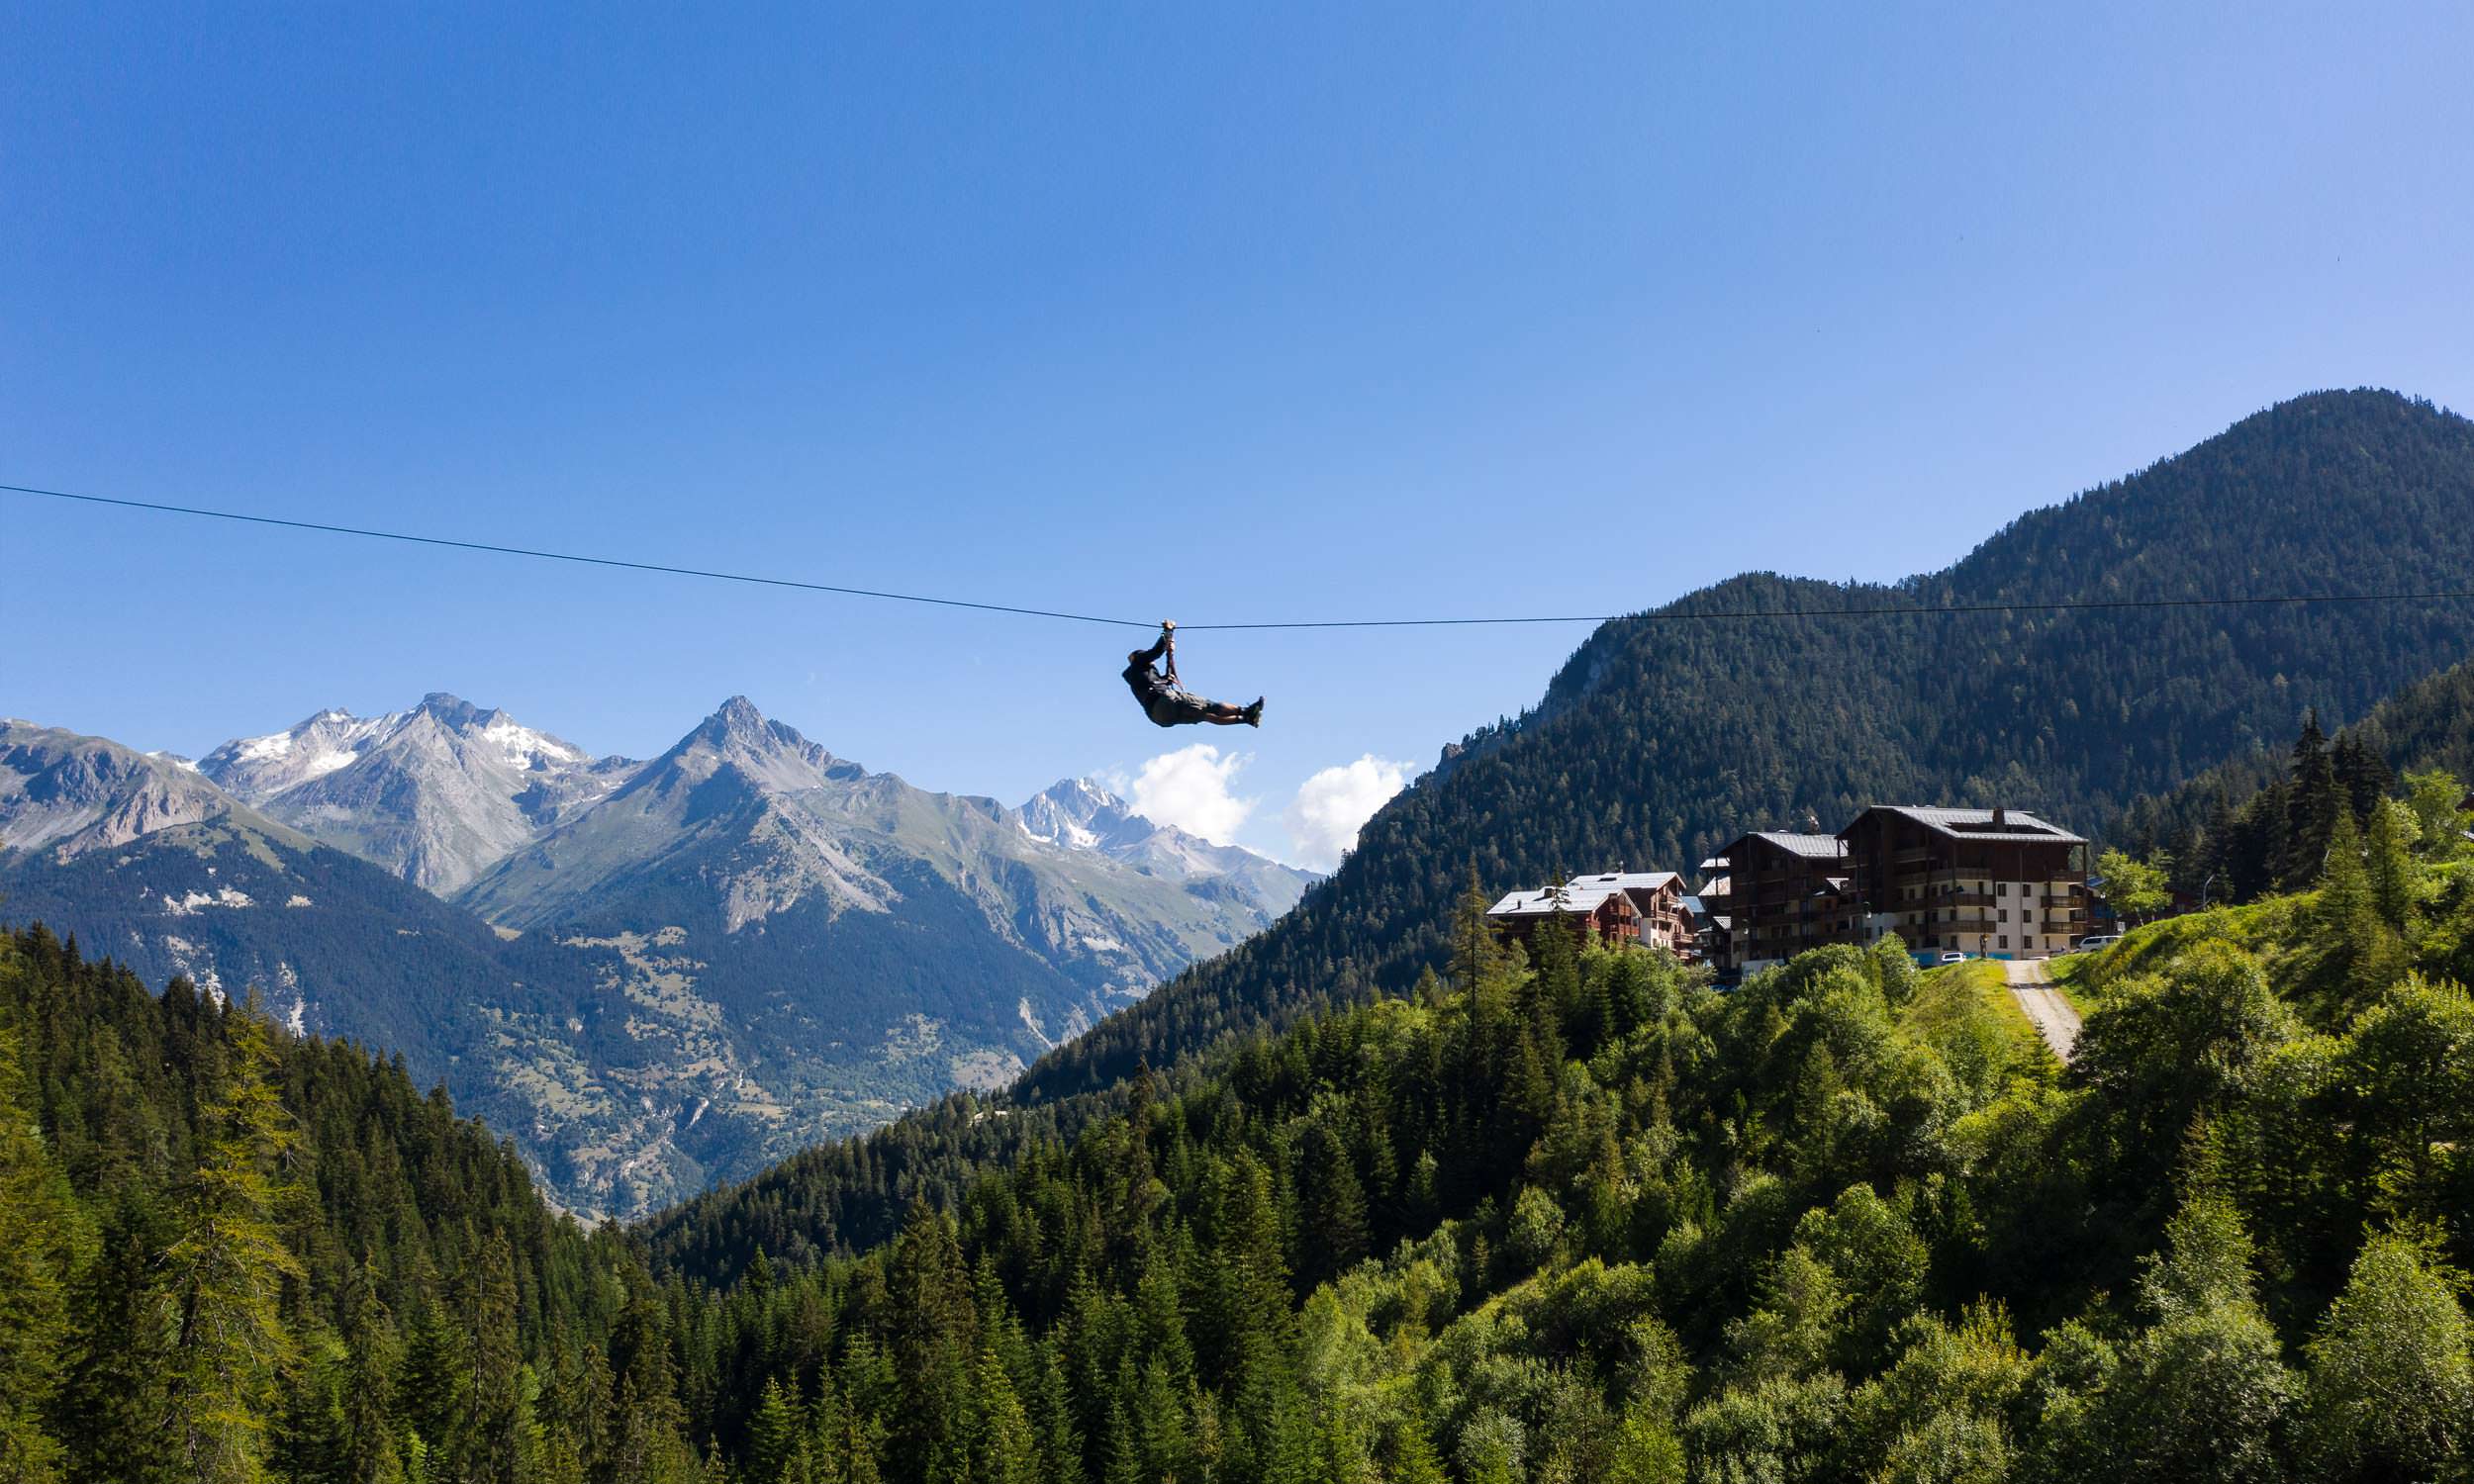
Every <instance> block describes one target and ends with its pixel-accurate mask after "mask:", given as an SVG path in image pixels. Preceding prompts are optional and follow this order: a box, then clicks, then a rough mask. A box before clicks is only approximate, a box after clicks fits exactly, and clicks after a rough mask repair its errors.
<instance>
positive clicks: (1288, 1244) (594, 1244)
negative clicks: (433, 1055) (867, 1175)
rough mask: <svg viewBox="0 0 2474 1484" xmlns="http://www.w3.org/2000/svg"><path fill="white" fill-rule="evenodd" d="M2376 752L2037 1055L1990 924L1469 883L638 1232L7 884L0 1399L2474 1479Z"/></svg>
mask: <svg viewBox="0 0 2474 1484" xmlns="http://www.w3.org/2000/svg"><path fill="white" fill-rule="evenodd" d="M2414 809H2415V805H2414V804H2413V803H2412V801H2411V800H2410V799H2407V798H2395V797H2381V798H2376V799H2374V800H2372V802H2371V806H2370V808H2369V809H2368V810H2366V813H2367V814H2368V816H2369V819H2370V824H2369V827H2368V828H2367V829H2364V828H2360V827H2358V826H2357V824H2356V822H2355V817H2354V815H2353V814H2352V812H2351V811H2350V810H2343V811H2339V813H2338V815H2337V819H2336V822H2335V823H2334V825H2333V826H2332V838H2331V845H2330V848H2329V850H2328V852H2327V856H2326V866H2325V869H2324V870H2323V872H2322V874H2321V877H2320V879H2319V880H2318V881H2316V882H2315V883H2314V885H2313V887H2312V889H2310V890H2308V891H2305V892H2302V893H2298V894H2289V895H2279V896H2271V897H2268V898H2265V899H2263V900H2262V901H2260V902H2258V903H2255V904H2252V905H2248V906H2242V907H2234V908H2223V909H2219V910H2217V911H2214V912H2211V913H2208V914H2205V915H2201V916H2191V917H2183V918H2177V919H2173V920H2171V921H2167V922H2163V923H2159V924H2157V925H2155V926H2154V927H2151V928H2147V929H2144V930H2142V931H2141V932H2139V933H2136V934H2134V935H2133V936H2132V937H2131V938H2130V939H2129V940H2128V941H2126V942H2125V943H2123V944H2122V945H2120V946H2119V947H2118V948H2115V949H2113V950H2110V951H2108V952H2107V953H2106V954H2104V955H2102V956H2100V957H2095V958H2092V959H2090V958H2081V959H2077V960H2073V961H2068V972H2067V978H2066V981H2067V982H2068V983H2069V985H2070V986H2071V988H2072V990H2073V992H2074V993H2075V994H2076V995H2077V996H2078V997H2079V999H2080V1002H2081V1004H2082V1006H2083V1008H2084V1009H2085V1011H2086V1024H2085V1029H2084V1032H2083V1034H2082V1036H2081V1038H2080V1040H2079V1043H2078V1048H2077V1055H2076V1058H2075V1060H2074V1061H2073V1062H2072V1063H2071V1064H2070V1065H2069V1066H2068V1067H2066V1068H2065V1067H2062V1066H2061V1064H2059V1063H2057V1062H2056V1061H2054V1060H2053V1059H2052V1057H2051V1056H2050V1054H2049V1053H2048V1052H2046V1050H2045V1049H2044V1047H2043V1045H2042V1044H2041V1043H2040V1042H2038V1041H2037V1040H2036V1039H2035V1037H2034V1036H2033V1034H2032V1033H2031V1032H2030V1031H2029V1029H2028V1027H2027V1025H2026V1022H2025V1020H2024V1018H2023V1017H2022V1016H2021V1015H2020V1014H2019V1013H2018V1011H2017V1009H2016V1007H2015V1006H2014V1005H2013V1004H2012V1003H2011V1001H2010V999H2009V997H2008V994H2007V991H2006V990H2005V989H2004V988H2003V987H2002V985H2001V983H2000V980H1999V977H1998V974H1993V973H1990V972H1988V971H1990V969H1991V966H1989V965H1985V964H1981V963H1978V964H1971V965H1966V966H1960V967H1958V968H1955V969H1951V970H1938V971H1933V972H1931V973H1925V972H1920V971H1918V970H1917V969H1916V968H1915V967H1914V965H1913V963H1912V961H1911V960H1910V959H1909V958H1908V957H1907V955H1906V954H1905V953H1904V952H1903V951H1901V950H1900V949H1899V947H1898V945H1897V944H1896V943H1895V942H1889V943H1885V944H1883V945H1880V946H1878V947H1876V948H1875V949H1872V950H1869V951H1867V950H1858V949H1853V948H1837V949H1828V950H1823V951H1820V952H1816V953H1812V954H1808V955H1805V956H1803V957H1801V958H1799V959H1797V960H1795V961H1793V962H1792V963H1790V964H1789V965H1787V966H1785V967H1783V968H1781V969H1778V970H1775V971H1771V972H1769V973H1766V974H1760V975H1757V976H1756V977H1754V978H1753V979H1751V980H1750V981H1748V982H1747V983H1746V984H1745V985H1744V986H1742V987H1741V988H1740V989H1739V990H1737V991H1736V992H1733V993H1729V994H1720V993H1717V992H1714V991H1713V990H1712V989H1711V988H1710V987H1709V986H1708V985H1707V984H1706V983H1705V982H1704V981H1703V979H1702V977H1701V976H1700V974H1699V973H1698V972H1697V971H1694V970H1689V969H1686V968H1684V967H1682V966H1680V965H1678V964H1676V963H1675V962H1673V961H1672V960H1671V959H1668V958H1665V956H1663V955H1657V954H1652V953H1648V952H1644V951H1638V950H1627V951H1614V952H1610V951H1605V950H1593V951H1590V952H1587V953H1580V952H1577V951H1575V950H1574V949H1573V948H1572V947H1571V945H1570V942H1569V940H1567V939H1564V938H1562V937H1560V936H1557V935H1548V936H1547V937H1545V938H1544V939H1542V940H1540V949H1539V954H1538V957H1537V959H1536V961H1535V962H1534V963H1533V962H1530V961H1529V960H1528V959H1527V957H1526V956H1525V955H1523V954H1522V953H1520V952H1518V951H1516V950H1507V949H1505V948H1502V947H1500V946H1498V945H1497V943H1496V942H1495V941H1494V939H1493V938H1492V937H1491V936H1490V935H1489V934H1488V932H1487V931H1486V929H1485V925H1484V921H1483V916H1482V906H1483V898H1482V895H1481V894H1480V893H1477V892H1475V891H1474V890H1472V891H1469V892H1467V893H1466V894H1465V895H1464V897H1463V899H1462V901H1461V903H1460V905H1459V907H1458V909H1457V911H1456V912H1455V913H1454V914H1453V915H1452V916H1451V917H1450V918H1449V919H1448V920H1447V923H1446V935H1447V941H1448V942H1449V943H1450V945H1451V952H1450V956H1449V964H1448V971H1449V972H1448V973H1447V974H1427V975H1425V976H1424V977H1423V978H1421V980H1420V981H1418V982H1417V983H1416V984H1414V985H1412V986H1411V988H1410V990H1409V992H1408V993H1406V994H1403V995H1399V996H1394V997H1386V998H1383V999H1380V1000H1378V1001H1376V1002H1373V1003H1370V1004H1366V1005H1362V1006H1358V1007H1354V1008H1349V1009H1342V1010H1334V1011H1329V1012H1326V1013H1322V1014H1318V1015H1314V1016H1309V1017H1306V1018H1304V1019H1302V1020H1300V1021H1299V1022H1298V1023H1297V1024H1295V1025H1294V1026H1292V1027H1291V1028H1290V1029H1288V1030H1287V1031H1285V1033H1282V1034H1280V1035H1277V1036H1273V1035H1270V1034H1258V1035H1256V1036H1252V1037H1249V1038H1246V1039H1245V1040H1244V1041H1242V1042H1241V1043H1239V1044H1237V1045H1235V1046H1234V1047H1232V1048H1231V1049H1229V1050H1228V1051H1227V1052H1226V1053H1224V1054H1223V1055H1222V1056H1220V1057H1219V1058H1217V1059H1215V1062H1216V1066H1215V1067H1213V1068H1212V1069H1211V1070H1209V1071H1208V1072H1207V1073H1206V1072H1201V1071H1192V1070H1189V1072H1187V1073H1186V1074H1184V1075H1182V1076H1180V1077H1178V1078H1173V1079H1172V1078H1167V1077H1160V1076H1154V1075H1151V1074H1149V1073H1148V1072H1145V1073H1143V1074H1140V1075H1138V1076H1136V1077H1135V1078H1134V1079H1132V1080H1131V1082H1130V1083H1129V1084H1128V1086H1127V1087H1126V1088H1125V1089H1124V1092H1123V1095H1122V1102H1121V1105H1120V1106H1119V1107H1118V1108H1117V1109H1116V1110H1114V1111H1113V1112H1110V1113H1108V1114H1107V1115H1105V1116H1095V1117H1094V1118H1092V1119H1090V1120H1088V1121H1087V1122H1086V1123H1085V1125H1084V1126H1083V1127H1082V1128H1081V1129H1080V1130H1079V1131H1077V1132H1076V1133H1075V1134H1073V1136H1072V1137H1070V1138H1068V1137H1063V1136H1061V1135H1060V1134H1059V1133H1057V1132H1055V1131H1054V1130H1053V1129H1051V1128H1049V1127H1047V1126H1043V1125H1040V1124H1037V1123H1026V1124H1025V1125H1024V1126H1023V1127H1022V1128H1020V1129H1019V1130H1017V1131H1016V1132H1015V1133H1014V1134H1013V1135H1012V1136H1011V1138H1010V1141H1009V1150H1008V1153H1007V1159H1005V1161H1004V1164H1003V1167H1001V1168H991V1169H988V1170H985V1171H982V1172H980V1173H978V1174H976V1175H975V1176H973V1177H971V1178H970V1179H968V1180H967V1181H965V1182H963V1183H962V1184H961V1185H960V1187H959V1188H958V1190H957V1192H956V1194H955V1198H954V1199H953V1200H952V1201H951V1203H950V1207H949V1208H948V1209H939V1208H937V1207H936V1206H934V1205H931V1204H930V1203H928V1202H926V1201H924V1200H921V1201H916V1202H914V1203H913V1204H912V1206H911V1208H910V1209H909V1211H908V1212H907V1213H906V1218H905V1219H904V1222H903V1223H902V1224H901V1230H900V1233H899V1235H898V1236H897V1237H896V1238H895V1239H894V1240H892V1241H891V1242H889V1243H885V1244H881V1245H877V1246H875V1247H873V1248H871V1249H869V1250H868V1251H865V1252H857V1253H855V1254H848V1255H843V1254H827V1253H824V1252H820V1251H817V1250H815V1249H814V1248H813V1247H811V1248H810V1249H809V1252H807V1253H806V1254H805V1255H803V1256H802V1257H801V1258H799V1259H798V1260H784V1261H777V1260H776V1258H775V1256H774V1254H773V1253H772V1252H769V1251H767V1246H766V1244H765V1243H764V1242H763V1241H761V1240H756V1241H750V1240H748V1239H749V1237H750V1235H751V1229H750V1228H749V1227H747V1226H744V1225H742V1226H741V1227H738V1228H733V1229H729V1230H722V1229H718V1228H716V1229H714V1230H708V1231H704V1232H702V1233H701V1234H700V1235H699V1238H698V1242H697V1245H696V1247H695V1251H696V1252H698V1253H700V1254H701V1256H702V1259H703V1260H702V1263H701V1268H702V1270H701V1271H696V1272H690V1271H688V1270H686V1265H685V1264H683V1263H679V1262H673V1263H672V1264H671V1266H670V1270H669V1271H668V1272H667V1275H666V1276H663V1277H661V1278H660V1279H659V1280H658V1281H657V1280H655V1279H654V1278H652V1277H650V1276H648V1273H647V1269H646V1267H645V1266H644V1264H643V1263H642V1261H641V1260H640V1259H639V1257H638V1256H637V1254H636V1253H635V1252H632V1251H631V1250H630V1248H629V1247H628V1245H627V1244H626V1242H625V1241H623V1240H622V1239H621V1238H620V1237H619V1236H618V1234H616V1233H614V1232H611V1231H607V1230H606V1231H604V1232H602V1233H601V1234H598V1235H595V1236H589V1237H588V1236H587V1235H586V1234H584V1233H583V1232H582V1231H580V1230H579V1229H578V1228H577V1227H575V1226H574V1225H573V1224H572V1223H570V1222H568V1221H566V1220H565V1219H563V1218H560V1217H558V1216H556V1215H555V1214H553V1213H551V1212H550V1211H549V1210H548V1209H547V1208H546V1207H545V1206H544V1205H543V1204H542V1203H541V1202H540V1200H539V1199H538V1197H537V1196H536V1195H534V1194H533V1192H532V1190H531V1188H530V1185H529V1182H528V1180H527V1179H526V1177H525V1175H524V1172H523V1167H522V1165H521V1164H520V1162H519V1161H518V1160H517V1159H515V1157H514V1156H513V1154H512V1153H511V1152H510V1151H509V1150H508V1149H507V1148H506V1147H505V1146H503V1145H501V1144H498V1143H495V1142H493V1140H492V1139H491V1138H490V1136H489V1135H488V1134H487V1133H486V1132H485V1131H483V1130H481V1129H480V1128H478V1127H477V1126H475V1125H472V1124H469V1123H459V1122H458V1121H456V1120H455V1118H454V1116H453V1114H452V1112H451V1110H450V1109H449V1108H448V1107H447V1106H446V1104H445V1101H444V1099H443V1097H442V1096H439V1095H431V1096H429V1097H422V1096H419V1095H417V1094H416V1092H415V1091H414V1089H413V1087H412V1085H411V1084H410V1082H409V1081H408V1080H407V1079H406V1078H405V1077H404V1076H403V1074H402V1072H401V1070H400V1069H399V1068H397V1067H393V1066H391V1065H389V1064H386V1063H383V1062H379V1061H375V1060H373V1059H371V1058H370V1057H368V1056H367V1055H366V1054H364V1053H362V1052H361V1051H359V1050H358V1049H357V1048H354V1047H350V1046H347V1045H334V1044H327V1043H322V1042H319V1041H316V1040H302V1041H292V1040H290V1039H288V1038H286V1037H284V1036H283V1035H282V1034H281V1033H280V1031H279V1030H278V1029H277V1028H275V1027H273V1026H271V1025H270V1024H268V1023H267V1022H266V1021H265V1020H263V1019H262V1018H260V1017H258V1016H256V1015H254V1014H253V1013H251V1012H250V1011H248V1010H247V1009H245V1008H234V1007H226V1006H220V1005H218V1004H217V1003H216V1002H215V1001H214V1000H213V999H212V998H210V997H204V996H201V995H199V994H197V993H195V992H194V991H192V990H191V989H190V988H189V987H188V986H187V985H185V984H180V983H175V984H174V985H172V986H171V987H170V988H169V990H168V991H167V992H166V993H164V994H163V995H161V996H160V997H152V996H148V995H147V994H146V993H145V992H144V991H143V988H142V987H141V986H140V985H139V984H137V983H136V982H135V981H134V980H132V979H131V978H129V977H128V976H127V975H126V974H121V973H119V972H118V971H116V970H114V969H112V968H110V967H109V966H104V965H97V964H91V963H86V962H82V961H81V960H80V959H79V957H78V955H77V954H76V952H75V950H74V949H73V948H71V947H69V946H67V945H63V944H60V943H58V942H56V941H54V940H53V939H51V938H50V937H49V936H48V934H45V933H44V932H42V931H41V930H40V929H38V930H35V931H32V932H28V933H22V934H18V935H15V936H13V937H12V938H10V939H8V940H7V943H6V948H5V950H0V988H4V989H5V991H6V992H5V994H0V1048H4V1049H5V1051H6V1060H5V1064H4V1067H0V1100H4V1101H5V1109H6V1112H7V1117H6V1120H5V1123H4V1124H0V1184H5V1187H6V1189H5V1192H0V1194H5V1196H6V1199H5V1201H0V1227H5V1230H0V1262H6V1263H7V1264H9V1271H7V1272H5V1273H0V1295H5V1306H0V1396H5V1397H7V1398H8V1399H9V1404H8V1410H7V1413H6V1415H5V1417H4V1418H0V1438H5V1442H0V1446H5V1448H6V1449H7V1452H6V1454H5V1458H6V1460H7V1462H6V1467H7V1468H8V1469H9V1470H11V1471H13V1476H14V1477H19V1478H28V1479H50V1478H65V1479H75V1480H86V1479H97V1480H100V1479H162V1480H170V1479H190V1478H195V1479H200V1480H243V1479H255V1478H267V1479H277V1480H300V1481H309V1480H320V1481H324V1480H355V1481H359V1480H399V1479H400V1480H425V1481H429V1480H449V1479H454V1480H466V1479H470V1480H484V1479H486V1480H509V1481H516V1480H523V1481H529V1480H545V1481H569V1480H597V1481H598V1480H611V1481H618V1480H638V1479H642V1480H686V1479H708V1480H722V1479H729V1480H740V1481H747V1484H786V1481H787V1484H812V1481H854V1480H885V1481H902V1484H909V1481H919V1484H928V1481H946V1480H966V1479H968V1480H980V1479H998V1480H1032V1479H1039V1480H1065V1481H1072V1480H1087V1481H1091V1484H1113V1481H1121V1480H1143V1481H1152V1480H1178V1481H1192V1484H1202V1481H1217V1480H1228V1481H1237V1480H1249V1481H1251V1480H1347V1479H1355V1480H1366V1481H1375V1480H1399V1481H1408V1480H1441V1479H1457V1480H1466V1481H1480V1480H1483V1481H1495V1480H1524V1479H1525V1480H1557V1479H1579V1478H1604V1479H1609V1480H1617V1481H1629V1480H1660V1479H1675V1480H1739V1479H1780V1480H1799V1479H1831V1478H1885V1479H1961V1478H1965V1479H2003V1478H2012V1479H2028V1480H2043V1479H2053V1480H2061V1479H2076V1478H2085V1477H2089V1476H2091V1475H2098V1474H2112V1475H2121V1476H2129V1477H2169V1478H2177V1479H2179V1478H2191V1479H2229V1480H2235V1479H2239V1480H2277V1479H2289V1478H2290V1479H2303V1478H2310V1479H2359V1480H2375V1479H2389V1478H2400V1477H2416V1478H2445V1477H2457V1476H2460V1475H2461V1474H2462V1473H2463V1471H2464V1469H2465V1466H2466V1464H2467V1462H2468V1461H2469V1460H2468V1448H2469V1439H2468V1429H2469V1427H2474V1368H2470V1362H2469V1350H2468V1345H2469V1331H2468V1322H2467V1317H2466V1314H2465V1312H2464V1309H2463V1307H2462V1303H2461V1298H2460V1292H2461V1281H2462V1280H2461V1277H2460V1274H2461V1273H2462V1272H2463V1271H2464V1270H2465V1268H2466V1267H2467V1264H2468V1263H2469V1262H2470V1261H2474V1228H2470V1227H2469V1217H2468V1214H2467V1213H2468V1212H2469V1210H2474V1159H2468V1158H2467V1157H2466V1156H2465V1154H2464V1153H2463V1151H2465V1150H2467V1149H2469V1148H2474V1001H2469V999H2468V996H2467V995H2466V993H2465V991H2464V990H2463V988H2462V987H2460V982H2461V981H2460V979H2459V978H2458V977H2457V976H2460V975H2462V974H2466V973H2467V972H2469V970H2474V963H2468V961H2467V952H2468V944H2469V943H2474V932H2469V929H2474V845H2470V844H2469V842H2467V841H2466V839H2465V838H2464V835H2463V833H2462V831H2463V829H2464V828H2465V827H2466V826H2467V825H2468V824H2469V823H2474V821H2469V820H2467V819H2466V818H2465V817H2464V816H2462V815H2461V814H2455V813H2451V814H2450V815H2449V816H2448V817H2447V818H2444V819H2442V820H2441V821H2439V823H2440V824H2442V825H2443V826H2446V827H2445V828H2439V829H2428V830H2426V829H2422V828H2420V827H2419V826H2418V824H2417V822H2416V819H2415V813H2414ZM983 1115H984V1116H985V1117H986V1121H988V1122H995V1123H1002V1122H1006V1121H1008V1120H1006V1119H1005V1118H1003V1117H1001V1116H998V1115H994V1114H990V1113H988V1110H983ZM702 1212H703V1214H702V1217H701V1218H699V1219H703V1220H708V1221H710V1220H714V1219H716V1218H718V1219H721V1220H723V1221H724V1222H727V1221H730V1220H739V1221H742V1222H744V1221H745V1219H746V1213H745V1211H744V1210H742V1209H740V1208H735V1207H731V1206H728V1205H713V1206H709V1207H705V1208H702ZM694 1224H695V1223H694V1221H693V1220H691V1221H690V1222H689V1225H691V1226H692V1225H694ZM755 1225H756V1226H761V1223H760V1222H759V1223H755Z"/></svg>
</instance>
